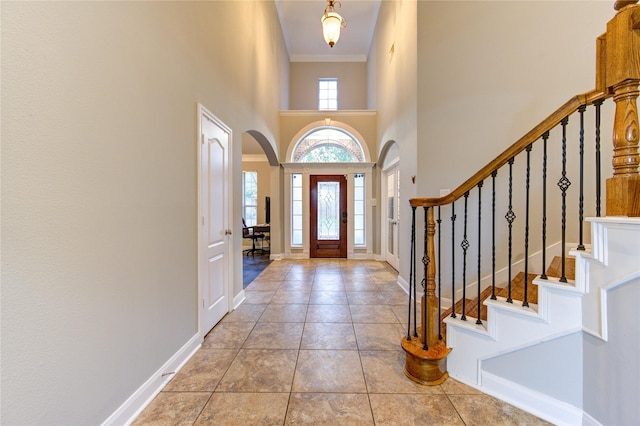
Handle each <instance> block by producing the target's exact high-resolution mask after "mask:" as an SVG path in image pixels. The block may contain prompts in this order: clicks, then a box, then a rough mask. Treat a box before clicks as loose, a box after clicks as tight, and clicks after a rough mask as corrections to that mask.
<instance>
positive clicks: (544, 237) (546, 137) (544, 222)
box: [540, 132, 549, 280]
mask: <svg viewBox="0 0 640 426" xmlns="http://www.w3.org/2000/svg"><path fill="white" fill-rule="evenodd" d="M548 140H549V132H545V133H544V134H543V135H542V142H543V144H542V274H541V275H540V278H542V279H543V280H546V279H547V141H548Z"/></svg>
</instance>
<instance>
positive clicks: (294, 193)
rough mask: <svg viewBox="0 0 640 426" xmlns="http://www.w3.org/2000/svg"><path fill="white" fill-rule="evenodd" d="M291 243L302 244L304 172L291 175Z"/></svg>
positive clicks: (293, 244)
mask: <svg viewBox="0 0 640 426" xmlns="http://www.w3.org/2000/svg"><path fill="white" fill-rule="evenodd" d="M291 245H292V246H301V245H302V174H300V173H295V174H292V175H291Z"/></svg>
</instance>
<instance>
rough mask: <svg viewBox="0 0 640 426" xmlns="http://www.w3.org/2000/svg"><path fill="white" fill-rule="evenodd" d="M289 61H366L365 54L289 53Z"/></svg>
mask: <svg viewBox="0 0 640 426" xmlns="http://www.w3.org/2000/svg"><path fill="white" fill-rule="evenodd" d="M289 62H367V55H295V54H294V55H290V56H289Z"/></svg>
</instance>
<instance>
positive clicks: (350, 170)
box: [271, 163, 378, 259]
mask: <svg viewBox="0 0 640 426" xmlns="http://www.w3.org/2000/svg"><path fill="white" fill-rule="evenodd" d="M375 165H376V164H375V163H282V164H281V166H282V168H283V169H284V182H283V183H284V191H283V192H282V194H283V196H282V198H283V200H282V202H283V205H284V208H283V210H282V211H283V212H285V213H284V214H283V217H282V219H283V221H284V224H283V228H282V229H283V232H282V236H283V240H284V247H283V258H286V259H309V248H310V247H309V226H310V220H309V200H310V198H311V197H310V196H309V184H310V175H312V174H313V175H345V174H346V175H347V193H348V194H353V190H354V189H353V176H354V175H355V174H356V173H357V174H364V175H365V200H366V204H365V227H366V234H365V241H366V244H365V245H364V246H354V244H353V223H354V222H353V220H349V222H348V223H347V225H348V226H347V236H348V237H347V238H348V241H347V259H377V258H378V256H377V255H375V254H374V253H373V248H374V246H375V244H374V240H373V235H374V232H373V226H374V223H375V222H376V221H377V220H378V218H377V216H376V213H375V212H374V209H375V207H376V200H375V199H373V186H374V179H375V180H377V179H378V177H377V176H376V175H375V174H374V167H375ZM293 174H299V175H301V176H302V232H303V234H302V235H303V236H302V244H299V245H293V244H292V243H291V226H292V217H291V215H292V204H291V194H292V187H291V175H293ZM347 212H348V214H349V216H350V217H351V218H353V197H351V196H347ZM374 217H375V218H376V219H375V221H374V219H373V218H374ZM271 226H273V220H272V224H271Z"/></svg>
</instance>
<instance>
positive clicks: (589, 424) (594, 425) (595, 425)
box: [582, 413, 602, 426]
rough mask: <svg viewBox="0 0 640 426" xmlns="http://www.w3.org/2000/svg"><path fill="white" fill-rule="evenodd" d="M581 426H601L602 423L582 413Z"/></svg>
mask: <svg viewBox="0 0 640 426" xmlns="http://www.w3.org/2000/svg"><path fill="white" fill-rule="evenodd" d="M582 425H583V426H602V423H600V422H599V421H597V420H596V419H594V418H593V417H591V416H590V415H589V414H587V413H583V415H582Z"/></svg>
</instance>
